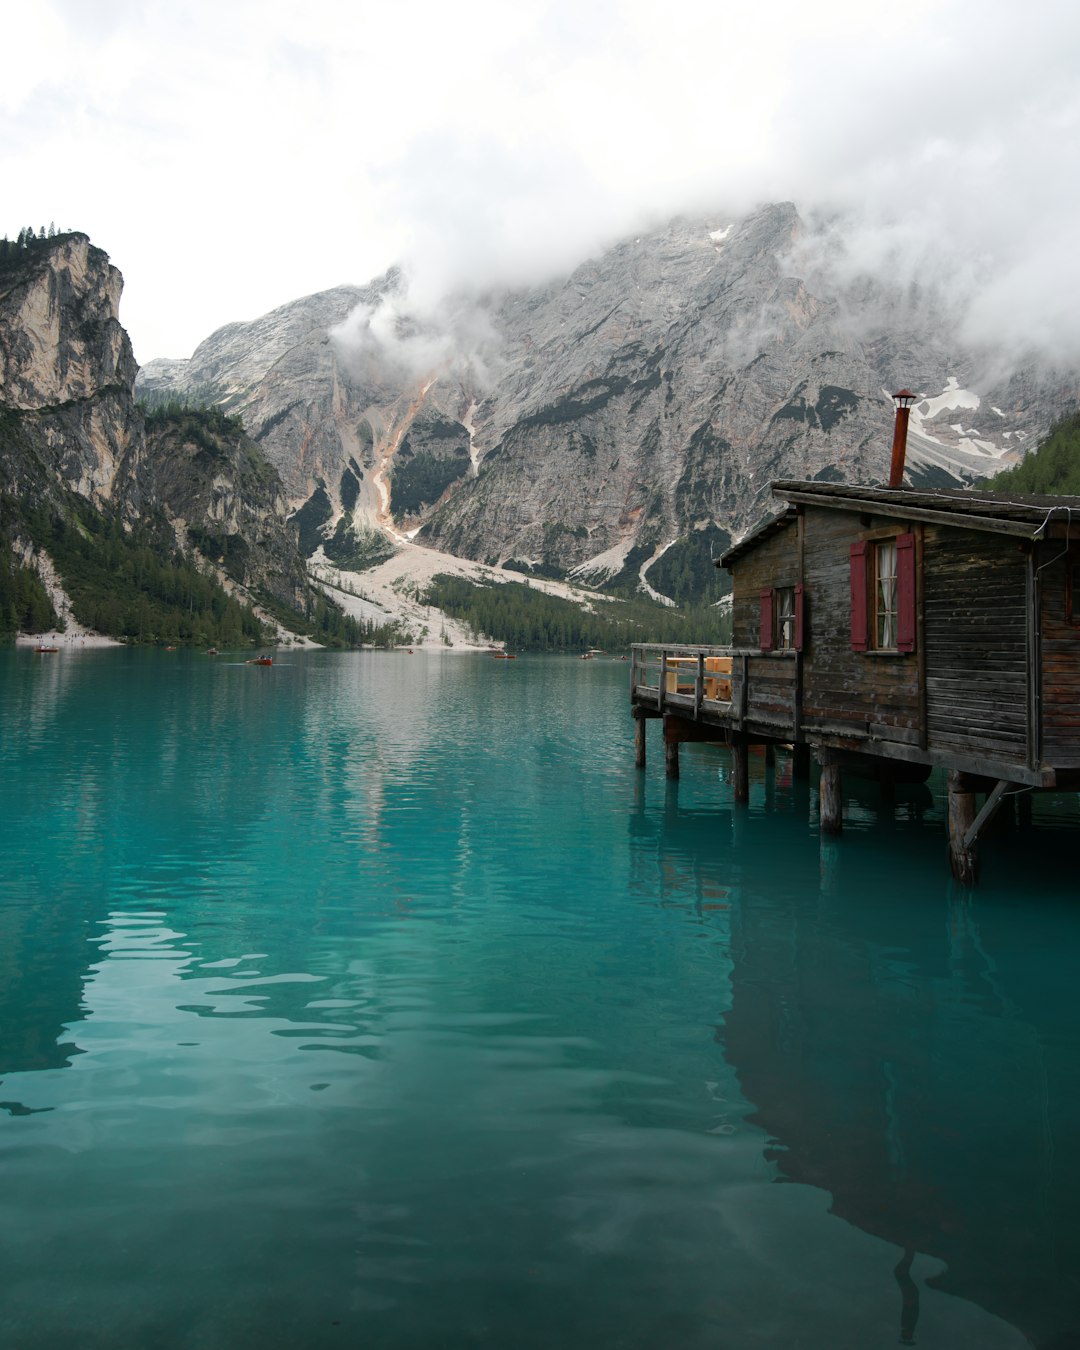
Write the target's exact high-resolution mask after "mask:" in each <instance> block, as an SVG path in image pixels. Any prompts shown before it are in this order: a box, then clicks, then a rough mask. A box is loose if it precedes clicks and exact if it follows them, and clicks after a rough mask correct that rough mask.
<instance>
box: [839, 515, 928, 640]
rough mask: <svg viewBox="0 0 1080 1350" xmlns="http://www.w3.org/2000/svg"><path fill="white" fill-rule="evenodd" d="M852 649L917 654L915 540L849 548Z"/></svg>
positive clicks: (857, 544)
mask: <svg viewBox="0 0 1080 1350" xmlns="http://www.w3.org/2000/svg"><path fill="white" fill-rule="evenodd" d="M850 559H851V648H852V650H853V651H856V652H865V651H877V652H897V653H900V654H904V653H907V652H913V651H914V650H915V625H916V617H915V536H914V534H910V533H908V534H896V535H891V536H889V537H888V538H885V539H879V540H876V541H874V542H872V543H871V542H867V541H866V540H863V539H860V540H857V541H856V542H855V543H853V544H852V545H851V548H850Z"/></svg>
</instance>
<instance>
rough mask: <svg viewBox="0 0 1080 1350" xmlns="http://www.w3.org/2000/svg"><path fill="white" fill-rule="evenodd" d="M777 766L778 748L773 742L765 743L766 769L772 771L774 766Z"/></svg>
mask: <svg viewBox="0 0 1080 1350" xmlns="http://www.w3.org/2000/svg"><path fill="white" fill-rule="evenodd" d="M775 764H776V746H775V745H773V743H772V741H766V742H765V767H766V768H767V769H771V768H773V766H774V765H775Z"/></svg>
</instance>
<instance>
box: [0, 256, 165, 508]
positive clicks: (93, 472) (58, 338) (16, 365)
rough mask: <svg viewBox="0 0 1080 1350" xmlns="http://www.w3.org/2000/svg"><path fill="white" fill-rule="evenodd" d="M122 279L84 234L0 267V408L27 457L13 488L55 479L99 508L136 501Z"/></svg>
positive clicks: (10, 460)
mask: <svg viewBox="0 0 1080 1350" xmlns="http://www.w3.org/2000/svg"><path fill="white" fill-rule="evenodd" d="M122 286H123V280H122V278H121V276H120V273H119V272H118V271H117V270H116V268H115V267H113V266H112V265H111V264H110V263H109V259H108V256H107V255H106V254H105V253H103V252H102V251H101V249H99V248H95V247H94V246H93V245H92V244H91V243H90V241H89V239H88V238H87V237H86V235H84V234H68V235H60V236H58V237H57V238H55V239H50V240H48V241H46V240H34V241H32V243H31V244H30V246H29V247H27V248H25V249H21V250H17V251H16V250H14V249H12V250H11V251H10V252H8V253H7V254H6V256H5V257H4V259H3V260H2V261H0V405H2V406H3V408H4V410H5V414H6V423H7V425H8V427H9V429H14V428H15V427H16V426H17V427H18V429H19V431H20V433H21V438H22V441H23V443H24V449H25V448H26V447H27V446H30V445H32V446H33V449H34V455H32V456H31V455H27V454H23V455H19V456H16V455H15V454H13V453H11V450H10V442H9V443H8V453H7V454H6V455H5V457H4V466H5V470H6V474H7V477H8V485H9V489H10V488H14V487H18V485H20V484H22V486H23V489H24V490H36V491H41V490H42V489H43V488H44V487H47V486H48V485H49V484H50V483H52V482H55V481H60V482H63V483H64V484H66V485H67V486H69V487H70V488H71V489H72V490H73V491H75V492H77V493H78V494H79V495H80V496H83V497H86V498H87V499H89V500H91V501H93V502H94V503H95V504H96V505H98V506H101V505H105V504H107V503H110V502H112V501H113V500H114V498H116V497H117V495H124V494H129V493H137V489H136V487H135V485H136V482H137V480H138V478H139V473H140V468H141V459H142V451H143V440H142V418H141V416H140V415H139V413H138V410H137V409H136V407H135V401H134V396H133V388H134V383H135V372H136V365H135V358H134V356H133V355H132V352H131V343H130V342H129V341H128V336H127V334H126V333H125V332H124V330H123V328H122V327H121V326H120V322H119V319H118V317H117V311H118V306H119V303H120V291H121V288H122Z"/></svg>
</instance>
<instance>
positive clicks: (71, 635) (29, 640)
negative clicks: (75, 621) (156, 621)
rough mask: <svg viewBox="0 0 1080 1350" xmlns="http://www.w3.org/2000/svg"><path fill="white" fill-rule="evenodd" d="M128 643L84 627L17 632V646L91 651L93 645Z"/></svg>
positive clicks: (113, 645) (112, 645)
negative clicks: (42, 631) (41, 631)
mask: <svg viewBox="0 0 1080 1350" xmlns="http://www.w3.org/2000/svg"><path fill="white" fill-rule="evenodd" d="M125 645H126V644H125V643H123V642H118V641H117V640H116V638H111V637H105V636H103V635H102V634H101V633H91V632H89V631H87V630H86V629H84V628H76V629H68V630H67V631H65V632H63V633H61V632H58V631H57V630H56V629H55V628H53V629H50V631H49V632H47V633H16V634H15V646H16V647H59V648H60V650H61V651H65V650H67V651H89V650H90V649H91V648H93V647H123V646H125Z"/></svg>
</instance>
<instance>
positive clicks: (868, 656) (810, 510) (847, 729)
mask: <svg viewBox="0 0 1080 1350" xmlns="http://www.w3.org/2000/svg"><path fill="white" fill-rule="evenodd" d="M891 525H896V526H897V528H900V527H901V526H902V525H903V522H901V521H891V520H889V519H887V518H883V517H875V518H874V519H873V520H872V521H871V522H870V526H869V527H864V526H863V524H862V521H861V519H860V517H859V516H857V515H855V514H853V513H852V512H849V511H830V510H823V509H818V508H815V507H807V508H806V513H805V517H804V530H805V542H804V546H803V553H804V570H805V574H806V575H805V581H804V585H805V587H806V606H807V616H806V626H807V640H806V645H805V650H804V655H803V660H804V667H803V670H804V674H803V708H802V724H803V727H804V729H805V731H806V732H807V733H809V734H811V735H813V733H814V731H819V732H821V733H823V734H834V735H850V736H852V737H855V738H868V739H877V740H885V741H900V742H903V743H905V744H909V745H916V744H918V739H919V729H918V715H919V664H918V660H917V658H916V656H915V655H914V654H909V655H891V654H880V653H877V652H857V651H852V648H851V563H850V557H849V548H850V545H851V543H852V542H853V541H854V540H857V539H861V538H863V537H865V534H866V532H867V528H870V529H871V530H872V529H875V528H881V527H887V526H891Z"/></svg>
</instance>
